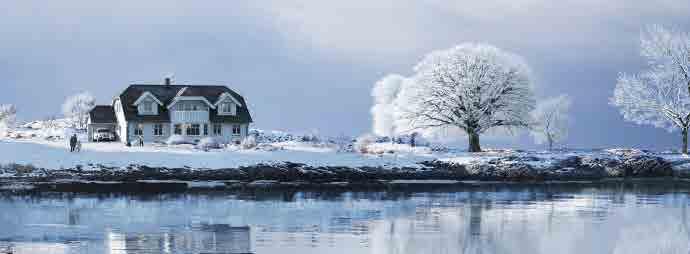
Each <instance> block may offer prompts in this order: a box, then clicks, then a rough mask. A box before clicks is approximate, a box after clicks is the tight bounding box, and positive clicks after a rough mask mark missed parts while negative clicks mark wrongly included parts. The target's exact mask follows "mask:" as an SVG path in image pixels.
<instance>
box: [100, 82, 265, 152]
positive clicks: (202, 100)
mask: <svg viewBox="0 0 690 254" xmlns="http://www.w3.org/2000/svg"><path fill="white" fill-rule="evenodd" d="M108 107H111V109H108ZM107 112H111V113H107ZM103 114H112V115H108V116H103ZM90 116H92V118H94V121H91V122H90V124H89V127H88V131H89V133H93V131H95V130H96V129H98V128H111V129H112V131H113V132H114V133H116V136H117V138H118V139H119V140H120V141H121V142H123V143H127V142H132V143H134V142H135V141H136V140H138V139H139V138H142V139H143V140H144V142H163V141H165V140H166V139H168V137H170V136H171V135H182V136H185V137H187V138H188V139H190V140H199V139H201V138H203V137H217V138H218V139H219V140H221V141H222V142H225V143H239V142H240V141H241V140H242V139H244V138H245V137H246V136H247V132H248V128H249V124H250V123H252V117H251V115H250V114H249V109H248V107H247V104H246V102H245V100H244V98H243V97H242V96H241V95H239V94H238V93H236V92H235V91H233V90H231V89H230V88H228V87H227V86H212V85H176V84H175V85H174V84H171V82H170V79H165V83H164V84H162V85H141V84H133V85H130V86H129V87H127V89H125V90H124V91H123V92H122V93H121V94H120V95H119V96H117V97H115V98H114V99H113V102H112V105H111V106H97V107H96V108H94V110H92V112H91V114H90ZM95 118H97V119H98V120H96V119H95Z"/></svg>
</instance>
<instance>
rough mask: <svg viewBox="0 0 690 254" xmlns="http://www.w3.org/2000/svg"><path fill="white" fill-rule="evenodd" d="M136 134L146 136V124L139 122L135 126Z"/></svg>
mask: <svg viewBox="0 0 690 254" xmlns="http://www.w3.org/2000/svg"><path fill="white" fill-rule="evenodd" d="M134 136H144V125H143V124H140V123H139V124H137V125H135V126H134Z"/></svg>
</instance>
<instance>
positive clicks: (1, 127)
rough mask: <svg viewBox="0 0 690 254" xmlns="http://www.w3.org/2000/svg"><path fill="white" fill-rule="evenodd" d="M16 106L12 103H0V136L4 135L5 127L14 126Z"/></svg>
mask: <svg viewBox="0 0 690 254" xmlns="http://www.w3.org/2000/svg"><path fill="white" fill-rule="evenodd" d="M16 117H17V108H16V107H15V106H14V105H12V104H0V136H4V135H5V132H6V131H7V129H11V128H12V127H14V123H15V121H16Z"/></svg>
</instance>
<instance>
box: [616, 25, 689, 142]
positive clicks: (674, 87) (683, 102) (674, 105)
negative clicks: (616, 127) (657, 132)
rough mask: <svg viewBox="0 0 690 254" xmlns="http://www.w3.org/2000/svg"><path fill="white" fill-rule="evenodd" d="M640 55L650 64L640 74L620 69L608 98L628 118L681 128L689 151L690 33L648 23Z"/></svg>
mask: <svg viewBox="0 0 690 254" xmlns="http://www.w3.org/2000/svg"><path fill="white" fill-rule="evenodd" d="M640 42H641V43H640V45H641V55H642V56H643V57H645V58H647V60H648V64H649V67H648V69H647V70H645V71H643V72H642V73H640V74H633V75H631V74H626V73H621V74H620V75H619V76H618V80H617V83H616V88H615V89H614V92H613V97H612V98H611V104H612V105H614V106H617V107H618V108H619V110H620V112H621V114H622V115H623V118H624V119H625V120H627V121H632V122H635V123H637V124H649V125H653V126H655V127H659V128H665V129H667V130H669V131H673V130H676V129H680V131H681V135H682V139H683V140H682V141H683V146H682V148H681V152H682V153H684V154H687V153H688V129H689V128H690V36H688V34H687V33H685V32H680V31H676V30H671V29H666V28H664V27H662V26H657V25H655V26H649V27H647V28H646V29H645V30H644V31H643V32H642V35H641V40H640Z"/></svg>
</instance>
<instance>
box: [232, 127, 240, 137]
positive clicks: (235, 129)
mask: <svg viewBox="0 0 690 254" xmlns="http://www.w3.org/2000/svg"><path fill="white" fill-rule="evenodd" d="M231 133H232V135H233V136H240V135H242V125H239V124H233V125H232V132H231Z"/></svg>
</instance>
